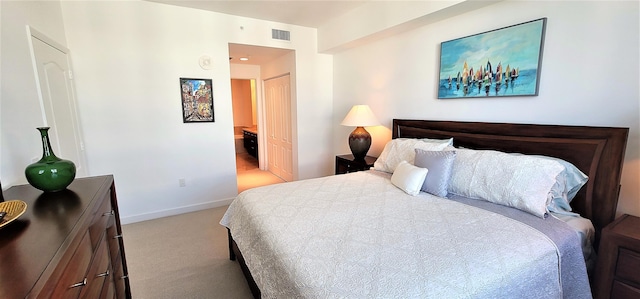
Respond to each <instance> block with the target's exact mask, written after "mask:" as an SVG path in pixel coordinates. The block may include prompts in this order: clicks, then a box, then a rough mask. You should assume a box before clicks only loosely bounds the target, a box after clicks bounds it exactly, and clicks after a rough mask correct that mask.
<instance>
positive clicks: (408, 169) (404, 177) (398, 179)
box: [391, 161, 429, 196]
mask: <svg viewBox="0 0 640 299" xmlns="http://www.w3.org/2000/svg"><path fill="white" fill-rule="evenodd" d="M428 171H429V170H427V169H426V168H420V167H416V166H413V165H411V164H409V163H407V161H401V162H400V163H399V164H398V167H397V168H396V171H395V172H393V175H391V183H393V184H394V185H395V186H396V187H398V188H400V189H402V191H404V192H406V193H407V194H409V195H411V196H416V195H418V194H419V193H420V188H421V187H422V183H423V182H424V179H425V177H426V176H427V172H428Z"/></svg>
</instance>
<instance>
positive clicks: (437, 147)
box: [373, 138, 453, 173]
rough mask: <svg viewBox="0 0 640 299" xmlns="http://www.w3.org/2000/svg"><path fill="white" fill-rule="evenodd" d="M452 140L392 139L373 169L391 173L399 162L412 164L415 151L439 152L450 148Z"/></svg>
mask: <svg viewBox="0 0 640 299" xmlns="http://www.w3.org/2000/svg"><path fill="white" fill-rule="evenodd" d="M452 143H453V139H452V138H450V139H445V140H438V139H408V138H396V139H392V140H390V141H389V142H387V144H386V145H385V146H384V149H383V150H382V153H380V157H378V159H377V160H376V162H374V163H373V169H375V170H378V171H384V172H388V173H393V172H394V170H395V169H396V167H397V166H398V164H399V163H400V161H407V162H408V163H410V164H413V161H414V159H415V156H416V153H415V149H416V148H419V149H423V150H425V151H441V150H444V149H445V148H447V146H450V145H451V144H452Z"/></svg>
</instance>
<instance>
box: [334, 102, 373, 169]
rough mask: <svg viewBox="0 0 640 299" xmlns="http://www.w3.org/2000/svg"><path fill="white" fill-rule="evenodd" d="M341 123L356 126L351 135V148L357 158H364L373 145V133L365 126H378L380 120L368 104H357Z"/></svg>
mask: <svg viewBox="0 0 640 299" xmlns="http://www.w3.org/2000/svg"><path fill="white" fill-rule="evenodd" d="M340 124H341V125H343V126H352V127H356V129H355V130H353V132H351V134H350V135H349V148H351V153H353V157H354V158H355V159H357V160H363V159H364V157H365V156H366V155H367V152H368V151H369V148H370V147H371V135H370V134H369V132H367V130H365V129H364V127H371V126H378V125H380V122H379V121H378V119H377V118H376V117H375V115H373V112H371V108H369V106H368V105H355V106H353V107H352V108H351V110H350V111H349V113H348V114H347V116H346V117H345V118H344V120H343V121H342V123H340Z"/></svg>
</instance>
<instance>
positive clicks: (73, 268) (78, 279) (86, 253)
mask: <svg viewBox="0 0 640 299" xmlns="http://www.w3.org/2000/svg"><path fill="white" fill-rule="evenodd" d="M92 256H93V250H92V249H91V242H90V238H89V234H88V232H87V233H85V234H84V236H83V237H82V241H80V245H78V248H77V249H76V250H75V252H74V253H73V256H72V257H71V260H70V261H69V264H67V265H66V267H65V268H64V272H63V274H62V276H61V277H60V280H59V281H58V282H57V284H56V288H55V290H54V291H53V295H52V296H51V298H77V297H78V295H79V294H80V291H81V290H82V288H84V286H85V285H86V283H87V280H86V274H87V270H88V268H89V264H90V263H91V257H92Z"/></svg>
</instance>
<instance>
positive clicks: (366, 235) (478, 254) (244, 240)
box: [221, 119, 628, 298]
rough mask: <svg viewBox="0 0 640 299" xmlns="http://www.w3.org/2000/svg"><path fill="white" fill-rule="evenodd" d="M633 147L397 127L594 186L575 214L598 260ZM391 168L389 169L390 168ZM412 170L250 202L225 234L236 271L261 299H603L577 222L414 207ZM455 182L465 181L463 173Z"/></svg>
mask: <svg viewBox="0 0 640 299" xmlns="http://www.w3.org/2000/svg"><path fill="white" fill-rule="evenodd" d="M627 134H628V129H626V128H607V127H585V126H559V125H530V124H506V123H480V122H454V121H428V120H405V119H395V120H393V128H392V137H393V139H392V141H394V142H395V143H396V144H398V143H399V142H404V140H405V139H413V140H415V139H424V138H428V139H429V140H450V142H451V141H452V142H453V144H452V146H454V147H455V150H453V151H456V152H457V154H458V155H457V157H456V158H455V159H457V160H456V161H460V160H461V157H475V156H474V155H475V154H477V153H483V155H484V153H486V152H492V153H493V151H498V152H497V154H498V155H501V156H500V157H503V155H507V156H506V157H507V158H506V159H512V160H513V159H514V160H513V161H535V163H539V161H540V160H539V159H538V158H532V157H539V156H544V157H553V158H558V159H561V160H562V161H566V162H569V163H571V164H572V165H574V166H575V167H576V168H577V169H579V170H580V171H581V172H582V173H584V175H586V176H588V180H587V181H586V182H585V183H584V185H581V188H579V190H575V191H576V193H575V194H574V195H572V197H573V198H572V199H571V200H570V205H571V207H570V209H571V210H572V211H571V212H575V213H578V214H579V215H580V216H582V217H581V218H580V219H587V220H590V221H588V222H589V223H590V224H592V230H593V236H592V237H588V239H589V242H591V243H592V245H591V244H589V246H591V247H593V248H597V243H598V241H599V233H600V231H601V230H602V228H603V227H604V226H606V225H607V224H608V223H610V222H611V221H613V219H614V218H615V210H616V205H617V199H618V191H619V187H620V186H619V182H620V175H621V169H622V161H623V156H624V150H625V145H626V138H627ZM391 143H393V142H390V144H391ZM420 144H422V143H420ZM429 146H431V145H429ZM441 150H442V149H441ZM386 152H387V151H386V148H385V151H383V155H384V154H385V153H386ZM427 152H429V153H432V152H433V151H427ZM417 153H418V150H416V157H415V158H414V159H416V160H415V161H412V162H414V163H416V165H417V164H418V161H417V159H418V154H417ZM516 153H517V154H516ZM421 154H422V153H421ZM383 155H381V157H380V159H379V160H386V161H390V160H391V159H390V158H384V159H383ZM521 156H524V157H521ZM421 157H422V156H421ZM483 157H484V156H483ZM465 159H466V158H465ZM522 159H525V160H522ZM527 159H530V160H527ZM483 161H484V160H483ZM489 161H490V163H494V162H492V161H493V160H489ZM383 162H384V161H383ZM485 162H486V161H485ZM456 163H457V162H456ZM483 163H484V162H483ZM518 163H520V162H518ZM527 163H528V162H527ZM544 163H548V165H550V166H549V167H551V166H553V167H555V166H556V164H557V163H551V162H544ZM544 163H543V164H533V165H536V166H535V167H534V168H535V169H536V170H535V171H534V172H535V173H538V172H539V171H538V169H546V168H547V167H546V166H544V165H547V164H544ZM406 164H409V163H404V164H403V165H402V167H400V166H398V167H396V170H395V172H393V173H388V172H384V171H378V170H379V169H378V170H370V171H365V172H357V173H351V174H345V175H339V176H330V177H325V178H317V179H311V180H303V181H297V182H290V183H284V184H278V185H271V186H265V187H260V188H256V189H252V190H248V191H245V192H243V193H242V194H240V195H239V196H238V198H236V200H234V202H233V203H232V204H231V205H230V207H229V210H228V211H227V213H226V214H225V216H224V217H223V219H222V221H221V224H222V225H224V226H226V227H227V228H228V231H229V250H230V258H231V259H232V260H236V259H237V260H238V261H239V263H240V266H241V267H242V270H243V272H244V274H245V276H246V278H247V281H248V283H249V285H250V287H251V289H252V292H253V294H254V296H255V297H257V298H258V297H266V298H293V297H295V298H335V297H341V298H344V297H347V298H371V297H377V298H380V297H403V298H460V297H468V298H496V297H500V298H504V297H543V298H561V297H564V298H588V297H591V292H590V287H589V281H588V276H587V265H586V264H587V263H586V262H585V259H586V256H585V255H584V253H585V252H586V251H585V250H584V246H583V245H584V242H585V240H584V239H581V237H580V236H581V234H579V233H576V230H575V228H573V227H572V226H571V225H567V223H568V222H565V221H563V220H561V217H552V216H549V215H548V214H549V213H547V212H549V210H548V209H546V207H545V210H543V211H539V209H538V210H536V209H537V208H535V207H534V208H532V209H520V208H513V207H508V206H506V205H504V204H496V202H495V201H494V202H491V201H490V200H489V201H488V200H477V199H473V198H474V195H477V194H475V193H474V194H471V195H468V194H463V195H466V196H459V195H452V194H448V196H446V198H445V197H442V196H436V195H434V193H431V192H429V193H428V192H419V193H415V194H409V193H408V192H407V191H406V190H405V189H403V188H404V187H405V186H404V185H402V183H400V185H398V184H397V181H398V180H399V179H398V178H400V177H401V175H400V174H399V173H401V171H399V170H398V169H400V168H402V170H403V171H404V170H405V169H408V171H409V172H407V173H412V174H416V173H420V174H422V173H424V172H420V171H421V170H422V169H420V168H416V167H412V166H407V165H406ZM455 165H456V164H454V166H453V169H454V170H455V169H458V170H459V169H462V168H456V167H457V166H455ZM460 165H462V164H460ZM477 165H480V164H477ZM492 165H493V164H492ZM540 165H543V166H540ZM516 167H517V166H516ZM551 168H552V167H551ZM462 172H463V171H458V173H462ZM427 173H428V172H427ZM487 173H488V176H487V177H488V178H491V172H490V171H488V172H487ZM554 173H555V172H554ZM425 174H426V173H425ZM526 175H527V176H530V175H531V174H529V173H527V174H526ZM485 179H486V178H485ZM451 180H452V182H453V181H456V182H458V183H459V182H463V181H465V178H464V177H463V176H460V175H458V174H456V173H455V171H454V174H453V175H452V179H451ZM496 180H498V178H496ZM422 181H424V177H422ZM520 181H521V182H522V183H523V184H525V185H526V184H527V180H526V179H522V180H520ZM529 181H531V180H529ZM536 181H537V180H536ZM556 183H557V181H556ZM474 184H475V183H474ZM474 184H470V185H474ZM490 184H492V182H487V183H486V185H490ZM549 184H551V182H550V183H549ZM401 185H402V186H401ZM421 185H422V183H421ZM399 186H401V187H403V188H400V187H399ZM474 186H475V185H474ZM414 187H415V186H414ZM534 187H536V186H534ZM519 188H520V187H519ZM554 188H555V185H554ZM476 189H482V188H476ZM542 189H544V188H542ZM474 190H475V189H474ZM472 192H475V191H473V190H472ZM488 192H493V191H491V190H490V191H488ZM536 192H537V191H531V192H530V193H531V194H533V193H536ZM457 193H459V192H457ZM459 194H460V193H459ZM509 196H512V195H509ZM513 196H514V197H517V196H518V195H513ZM524 196H526V195H524ZM469 197H471V199H469ZM498 203H499V202H498ZM541 213H542V214H541ZM552 214H553V215H555V213H552Z"/></svg>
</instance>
